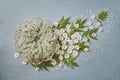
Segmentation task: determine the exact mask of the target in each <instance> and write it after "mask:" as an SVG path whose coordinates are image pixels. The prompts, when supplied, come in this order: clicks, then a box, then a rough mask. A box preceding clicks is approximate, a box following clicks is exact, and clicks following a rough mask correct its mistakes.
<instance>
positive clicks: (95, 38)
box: [89, 28, 99, 40]
mask: <svg viewBox="0 0 120 80" xmlns="http://www.w3.org/2000/svg"><path fill="white" fill-rule="evenodd" d="M98 29H99V28H95V29H92V30H90V32H89V37H90V38H91V39H94V40H98V39H97V37H93V36H92V33H97V32H98Z"/></svg>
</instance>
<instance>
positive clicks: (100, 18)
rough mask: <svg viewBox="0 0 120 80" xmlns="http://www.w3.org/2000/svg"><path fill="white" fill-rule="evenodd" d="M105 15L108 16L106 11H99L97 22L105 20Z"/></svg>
mask: <svg viewBox="0 0 120 80" xmlns="http://www.w3.org/2000/svg"><path fill="white" fill-rule="evenodd" d="M107 17H108V12H107V11H102V12H100V13H99V15H98V18H97V21H98V22H102V21H105V20H106V19H107Z"/></svg>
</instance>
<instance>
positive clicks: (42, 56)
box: [15, 11, 108, 71]
mask: <svg viewBox="0 0 120 80" xmlns="http://www.w3.org/2000/svg"><path fill="white" fill-rule="evenodd" d="M107 16H108V12H107V11H102V12H100V13H99V14H98V16H95V15H92V16H91V17H90V18H91V20H92V21H93V22H92V21H91V20H88V19H77V20H76V21H75V22H71V21H70V17H68V18H64V17H62V18H61V19H60V20H59V21H58V22H54V23H53V24H51V23H50V22H48V21H43V20H42V19H39V18H34V19H32V20H31V21H26V22H23V23H22V24H21V25H20V27H19V29H18V30H17V31H16V32H15V49H16V53H15V57H16V58H19V57H20V56H23V57H24V58H23V61H22V64H27V63H30V64H31V65H32V66H33V67H35V69H36V70H47V71H48V68H49V67H54V66H59V67H63V65H64V64H65V65H66V66H68V67H71V68H74V67H78V64H77V63H76V62H75V60H76V59H77V57H78V55H79V54H80V53H81V52H88V51H90V43H91V39H93V40H98V39H97V33H98V32H102V31H103V28H102V22H103V21H105V20H106V18H107Z"/></svg>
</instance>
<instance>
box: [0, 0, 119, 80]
mask: <svg viewBox="0 0 120 80" xmlns="http://www.w3.org/2000/svg"><path fill="white" fill-rule="evenodd" d="M101 10H108V12H109V18H108V19H107V21H106V22H105V23H104V32H103V33H100V34H99V35H98V36H99V39H100V40H99V41H95V42H94V41H93V44H92V45H91V52H89V53H85V54H81V55H80V57H79V59H78V60H77V62H78V63H79V65H80V66H79V67H78V68H75V69H69V68H62V69H57V68H50V71H49V72H46V71H44V72H42V71H40V72H37V71H36V70H35V69H34V68H33V67H32V66H31V65H27V66H25V65H22V64H21V60H20V59H15V58H14V53H15V50H14V37H13V34H14V32H15V31H16V30H17V29H18V27H19V25H20V23H21V22H23V21H25V20H30V19H32V18H34V17H40V18H42V19H45V20H50V21H51V22H53V21H54V20H56V21H57V20H59V19H60V18H61V17H62V16H65V17H68V16H71V18H72V19H73V20H74V19H76V18H79V17H81V16H83V17H90V15H92V14H97V13H99V12H100V11H101ZM0 80H120V0H0Z"/></svg>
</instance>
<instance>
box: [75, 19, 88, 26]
mask: <svg viewBox="0 0 120 80" xmlns="http://www.w3.org/2000/svg"><path fill="white" fill-rule="evenodd" d="M86 21H87V19H84V20H81V19H78V20H77V21H76V22H75V23H76V24H79V28H84V27H86V26H84V24H85V22H86Z"/></svg>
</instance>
